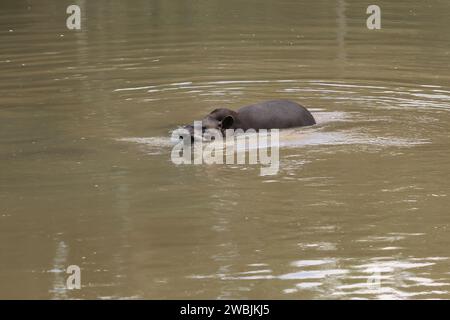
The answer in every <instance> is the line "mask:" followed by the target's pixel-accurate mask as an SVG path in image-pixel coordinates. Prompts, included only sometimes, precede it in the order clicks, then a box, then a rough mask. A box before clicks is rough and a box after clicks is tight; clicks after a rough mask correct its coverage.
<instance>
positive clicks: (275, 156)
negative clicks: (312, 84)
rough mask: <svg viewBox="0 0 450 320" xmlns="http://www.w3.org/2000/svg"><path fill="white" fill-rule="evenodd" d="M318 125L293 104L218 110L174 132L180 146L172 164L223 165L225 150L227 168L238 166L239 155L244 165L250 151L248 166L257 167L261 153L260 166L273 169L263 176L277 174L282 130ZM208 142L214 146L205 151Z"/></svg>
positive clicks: (281, 102) (276, 102) (274, 102)
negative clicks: (228, 165) (228, 166)
mask: <svg viewBox="0 0 450 320" xmlns="http://www.w3.org/2000/svg"><path fill="white" fill-rule="evenodd" d="M314 124H316V121H315V119H314V117H313V116H312V114H311V113H310V112H309V110H307V109H306V108H305V107H303V106H301V105H299V104H297V103H295V102H292V101H289V100H271V101H265V102H261V103H257V104H252V105H249V106H245V107H242V108H240V109H238V110H237V111H233V110H230V109H226V108H218V109H215V110H213V111H212V112H211V113H209V114H208V115H207V116H206V117H204V118H203V119H202V120H201V121H195V122H194V125H187V126H184V127H181V128H179V129H177V130H174V131H173V133H172V139H174V140H178V141H179V142H178V144H177V145H175V146H174V148H173V150H172V154H171V156H172V161H173V162H174V163H176V164H192V163H194V164H202V163H203V162H205V163H206V164H212V163H217V164H223V155H224V154H223V151H224V149H225V150H226V163H227V164H234V163H235V162H234V153H236V152H237V163H238V164H244V163H245V152H246V151H248V153H249V159H248V163H249V164H256V163H258V161H257V160H258V159H257V151H259V162H260V163H261V164H264V165H270V167H269V168H261V174H263V175H265V174H276V173H277V172H278V168H279V132H278V131H279V129H285V128H294V127H303V126H311V125H314ZM243 133H245V135H242V134H243ZM243 137H244V138H243ZM269 139H270V142H269ZM246 140H247V142H248V144H246ZM205 141H206V142H212V141H214V143H208V144H207V145H206V146H205V148H203V145H202V143H203V142H205ZM224 142H225V146H226V147H225V148H223V143H224ZM192 144H193V146H194V148H192ZM246 146H248V150H247V149H246ZM242 147H243V148H242ZM268 149H270V156H269V154H268V151H269V150H268ZM192 151H194V157H193V160H191V159H192V154H191V152H192ZM238 151H240V152H238ZM242 151H244V153H242Z"/></svg>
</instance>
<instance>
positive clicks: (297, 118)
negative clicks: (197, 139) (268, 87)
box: [232, 100, 316, 130]
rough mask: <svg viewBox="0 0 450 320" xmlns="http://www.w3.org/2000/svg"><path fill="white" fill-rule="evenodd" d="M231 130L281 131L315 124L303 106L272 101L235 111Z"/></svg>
mask: <svg viewBox="0 0 450 320" xmlns="http://www.w3.org/2000/svg"><path fill="white" fill-rule="evenodd" d="M236 113H237V115H238V117H237V118H238V120H239V121H235V125H234V126H235V127H234V128H233V126H232V128H233V129H244V130H247V129H255V130H258V129H283V128H292V127H303V126H311V125H313V124H316V121H315V120H314V118H313V116H312V114H311V113H310V112H309V111H308V110H307V109H306V108H305V107H303V106H301V105H299V104H298V103H295V102H292V101H289V100H272V101H266V102H261V103H257V104H252V105H249V106H245V107H242V108H240V109H239V110H237V112H236Z"/></svg>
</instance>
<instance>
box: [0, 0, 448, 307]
mask: <svg viewBox="0 0 450 320" xmlns="http://www.w3.org/2000/svg"><path fill="white" fill-rule="evenodd" d="M72 3H77V4H79V5H80V6H81V7H82V30H81V31H78V32H76V31H69V30H67V29H66V26H65V19H66V17H67V15H66V13H65V11H66V7H67V6H68V5H69V4H72ZM377 4H378V5H380V7H381V10H382V29H381V30H379V31H370V30H368V29H367V28H366V23H365V20H366V18H367V15H366V13H365V11H366V6H367V4H365V3H364V4H363V3H361V2H360V1H347V0H340V1H331V0H330V1H299V0H295V1H256V0H254V1H245V2H243V1H237V0H231V1H230V0H227V1H220V0H213V1H211V0H201V1H118V0H117V1H89V3H88V1H75V0H74V1H70V2H66V1H56V0H53V1H50V0H46V1H33V0H29V1H17V0H2V1H1V3H0V71H1V73H0V74H1V78H0V161H1V162H0V163H1V171H0V283H1V285H0V298H111V297H113V298H286V299H298V298H307V299H309V298H322V299H326V298H344V299H348V298H413V299H416V298H450V260H449V258H450V253H449V247H450V234H449V231H450V230H449V226H450V213H449V207H450V201H449V200H450V194H449V191H448V190H449V187H450V182H449V176H450V158H449V146H450V143H449V136H450V135H449V132H450V71H449V66H448V63H449V58H450V34H449V33H448V32H447V30H448V14H449V11H450V2H448V1H447V0H445V1H444V0H442V1H439V0H434V1H427V2H423V1H418V0H413V1H396V2H395V3H394V2H392V1H377ZM274 98H287V99H292V100H295V101H297V102H300V103H302V104H304V105H306V106H308V107H309V108H311V110H312V111H313V114H314V115H315V116H316V118H317V119H318V122H319V124H318V125H317V126H315V127H312V128H307V129H302V130H299V131H298V132H297V137H296V138H295V139H294V140H295V143H293V144H292V145H290V146H288V147H285V148H281V152H280V160H281V165H280V171H279V173H278V174H277V175H272V176H260V174H259V171H260V166H259V165H257V166H255V165H253V166H252V165H247V166H227V165H213V166H207V165H201V166H194V165H192V166H187V165H185V166H175V165H174V164H173V163H172V162H171V160H170V151H171V145H170V141H169V135H170V131H171V130H172V129H173V128H175V127H176V126H178V125H180V124H185V123H190V122H191V121H192V120H193V119H198V118H200V117H201V116H202V115H204V114H205V113H207V112H209V111H211V110H212V109H213V108H215V107H217V106H225V107H230V108H237V107H238V106H242V105H245V104H249V103H253V102H258V101H262V100H267V99H274ZM68 265H79V266H80V267H81V272H82V280H81V281H82V289H81V290H75V291H68V290H66V289H65V281H66V277H67V275H66V273H65V270H66V268H67V266H68ZM374 279H375V281H374ZM377 279H380V283H379V285H375V286H374V285H368V284H367V281H369V282H370V283H373V282H376V281H377Z"/></svg>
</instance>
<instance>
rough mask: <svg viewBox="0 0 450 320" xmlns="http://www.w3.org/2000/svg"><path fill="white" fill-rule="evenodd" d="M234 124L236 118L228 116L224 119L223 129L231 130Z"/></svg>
mask: <svg viewBox="0 0 450 320" xmlns="http://www.w3.org/2000/svg"><path fill="white" fill-rule="evenodd" d="M233 123H234V117H233V116H226V117H225V118H223V119H222V129H229V128H231V126H232V125H233Z"/></svg>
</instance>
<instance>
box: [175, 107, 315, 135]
mask: <svg viewBox="0 0 450 320" xmlns="http://www.w3.org/2000/svg"><path fill="white" fill-rule="evenodd" d="M314 124H316V121H315V120H314V117H313V116H312V114H311V113H310V112H309V111H308V109H306V108H305V107H303V106H301V105H299V104H298V103H295V102H293V101H289V100H271V101H265V102H260V103H256V104H252V105H249V106H245V107H242V108H240V109H238V110H237V111H233V110H230V109H226V108H219V109H215V110H213V111H212V112H211V113H210V114H208V115H207V116H206V117H204V118H203V119H202V131H203V132H204V131H205V130H208V129H217V130H220V131H221V132H222V133H223V134H224V133H225V130H227V129H243V130H244V131H246V130H248V129H254V130H256V131H258V130H260V129H284V128H293V127H303V126H311V125H314ZM184 128H185V129H187V130H188V131H189V133H190V134H191V138H192V139H193V135H194V126H192V125H187V126H185V127H184Z"/></svg>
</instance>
